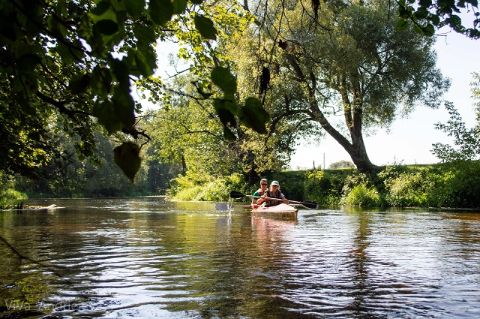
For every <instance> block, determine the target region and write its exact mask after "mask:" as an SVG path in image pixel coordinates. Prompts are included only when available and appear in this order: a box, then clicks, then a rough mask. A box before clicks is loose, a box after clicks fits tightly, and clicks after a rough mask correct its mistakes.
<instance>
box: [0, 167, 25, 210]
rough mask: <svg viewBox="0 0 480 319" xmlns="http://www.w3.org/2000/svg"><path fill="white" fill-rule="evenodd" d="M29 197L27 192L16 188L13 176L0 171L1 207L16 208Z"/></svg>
mask: <svg viewBox="0 0 480 319" xmlns="http://www.w3.org/2000/svg"><path fill="white" fill-rule="evenodd" d="M27 198H28V196H27V195H26V194H25V193H22V192H19V191H17V190H15V180H14V179H13V177H12V176H8V175H5V174H4V173H3V172H2V171H0V208H3V209H5V208H16V207H18V206H19V205H21V204H22V202H24V201H25V200H27Z"/></svg>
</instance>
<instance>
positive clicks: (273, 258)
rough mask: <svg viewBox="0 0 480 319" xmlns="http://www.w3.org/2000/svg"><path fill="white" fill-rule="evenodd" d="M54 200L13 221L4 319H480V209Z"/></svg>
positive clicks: (2, 246) (1, 228)
mask: <svg viewBox="0 0 480 319" xmlns="http://www.w3.org/2000/svg"><path fill="white" fill-rule="evenodd" d="M45 203H47V204H52V203H55V204H57V205H59V206H64V207H65V208H62V209H57V210H52V211H48V212H27V211H25V212H12V211H4V212H0V235H1V236H2V238H3V239H4V240H5V241H6V242H5V241H3V240H2V241H1V242H0V258H1V261H0V318H2V317H3V318H5V317H9V316H10V317H13V316H16V317H15V318H17V317H22V316H23V317H27V316H31V317H38V318H42V317H43V316H45V318H92V317H99V318H113V317H116V318H119V317H121V318H125V317H132V318H153V317H159V318H330V317H332V318H333V317H337V318H475V319H477V318H480V213H472V212H470V213H469V212H463V213H462V212H426V211H420V210H403V211H399V210H391V211H387V212H378V211H363V212H360V211H348V210H347V211H345V210H302V211H300V212H299V215H298V220H297V221H281V220H273V219H265V218H258V217H252V216H250V214H249V213H248V212H243V211H242V210H241V209H236V210H235V211H233V212H230V213H229V212H227V211H223V210H217V209H216V208H220V209H222V208H223V207H220V206H217V207H215V205H214V204H212V203H169V202H165V201H164V200H163V199H162V198H138V199H111V200H105V199H102V200H100V199H75V200H49V201H46V202H45ZM9 245H11V246H9ZM13 249H15V250H16V252H15V251H14V250H13ZM47 314H48V316H47Z"/></svg>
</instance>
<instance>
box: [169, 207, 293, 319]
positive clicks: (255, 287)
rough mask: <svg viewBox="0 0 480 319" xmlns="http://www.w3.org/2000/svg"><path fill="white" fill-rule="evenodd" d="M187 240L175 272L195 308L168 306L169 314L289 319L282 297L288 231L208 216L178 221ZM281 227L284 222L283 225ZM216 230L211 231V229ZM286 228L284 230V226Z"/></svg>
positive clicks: (248, 219) (258, 221) (272, 224)
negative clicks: (193, 299)
mask: <svg viewBox="0 0 480 319" xmlns="http://www.w3.org/2000/svg"><path fill="white" fill-rule="evenodd" d="M178 218H179V220H178V222H177V225H179V226H180V225H181V227H182V232H181V233H182V234H183V235H184V240H183V241H180V240H176V242H179V241H180V242H183V245H182V252H183V253H185V254H188V256H190V257H189V258H183V259H182V261H179V263H178V264H177V265H176V269H175V270H173V269H171V271H172V272H173V271H174V272H175V273H176V274H177V275H185V279H183V281H184V282H183V285H184V286H185V288H186V289H188V290H189V291H190V294H189V297H194V298H198V299H196V301H195V302H192V301H185V302H175V303H169V304H168V306H167V309H169V310H171V311H180V310H183V311H188V310H194V311H198V312H199V313H200V315H201V316H202V317H204V318H211V317H221V318H224V317H238V316H248V317H251V318H264V317H277V318H288V312H287V311H286V310H284V308H285V307H286V306H292V305H291V304H287V303H288V302H287V301H285V300H284V299H281V298H276V297H275V296H279V295H281V289H282V287H281V282H282V278H281V277H282V276H285V272H284V268H285V267H286V266H285V265H283V263H284V262H285V261H286V260H285V259H287V257H286V256H284V255H283V254H284V253H283V251H282V245H283V244H284V238H283V237H284V234H285V232H286V230H287V229H286V228H285V227H287V228H288V227H289V226H290V227H291V225H290V224H288V222H287V223H283V224H278V222H276V221H271V222H270V221H265V220H263V219H254V218H251V217H250V216H249V215H234V216H232V217H230V218H233V219H236V220H235V221H234V222H231V221H229V220H228V218H229V217H228V216H220V217H216V220H215V222H214V223H212V222H213V221H212V217H211V216H210V217H208V215H207V216H206V215H205V214H194V215H189V216H187V215H183V214H182V215H179V216H178ZM279 222H280V223H282V222H281V221H279ZM212 224H213V225H212ZM282 225H283V226H282Z"/></svg>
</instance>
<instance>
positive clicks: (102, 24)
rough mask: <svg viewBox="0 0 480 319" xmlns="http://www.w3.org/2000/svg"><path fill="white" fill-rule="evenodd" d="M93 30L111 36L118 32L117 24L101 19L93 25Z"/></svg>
mask: <svg viewBox="0 0 480 319" xmlns="http://www.w3.org/2000/svg"><path fill="white" fill-rule="evenodd" d="M95 28H96V29H97V30H98V32H100V33H103V34H106V35H112V34H114V33H116V32H117V31H118V24H117V23H116V22H115V21H113V20H108V19H103V20H100V21H98V22H97V23H95Z"/></svg>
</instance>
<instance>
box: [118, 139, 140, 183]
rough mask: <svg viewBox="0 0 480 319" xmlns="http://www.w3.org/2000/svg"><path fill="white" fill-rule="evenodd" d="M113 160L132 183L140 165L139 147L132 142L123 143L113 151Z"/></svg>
mask: <svg viewBox="0 0 480 319" xmlns="http://www.w3.org/2000/svg"><path fill="white" fill-rule="evenodd" d="M113 160H114V161H115V163H116V164H117V165H118V166H119V167H120V168H121V169H122V171H123V173H124V174H125V175H126V176H127V177H128V178H129V179H130V181H131V182H132V183H133V179H134V178H135V175H136V174H137V172H138V170H139V169H140V164H141V163H142V160H141V158H140V147H139V146H138V145H137V144H135V143H133V142H124V143H123V144H122V145H119V146H117V147H115V148H114V149H113Z"/></svg>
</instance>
